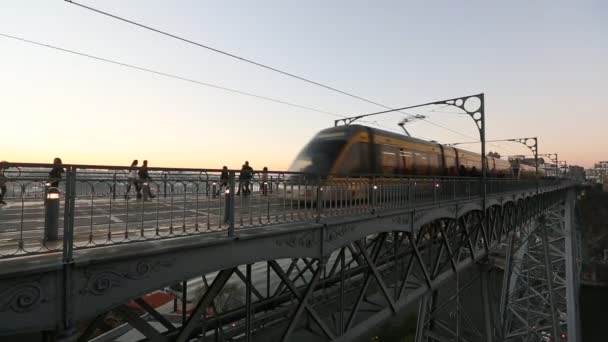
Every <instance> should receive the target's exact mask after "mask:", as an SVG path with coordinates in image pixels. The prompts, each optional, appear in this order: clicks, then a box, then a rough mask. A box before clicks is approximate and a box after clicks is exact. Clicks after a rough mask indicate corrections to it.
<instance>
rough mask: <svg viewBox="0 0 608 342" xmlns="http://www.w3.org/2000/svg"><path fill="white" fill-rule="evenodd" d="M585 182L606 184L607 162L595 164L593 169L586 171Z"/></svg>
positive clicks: (607, 174) (607, 175)
mask: <svg viewBox="0 0 608 342" xmlns="http://www.w3.org/2000/svg"><path fill="white" fill-rule="evenodd" d="M586 174H587V181H589V182H592V183H601V184H606V179H607V177H608V160H606V161H600V162H598V163H595V165H594V166H593V168H591V169H587V170H586Z"/></svg>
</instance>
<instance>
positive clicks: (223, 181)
mask: <svg viewBox="0 0 608 342" xmlns="http://www.w3.org/2000/svg"><path fill="white" fill-rule="evenodd" d="M229 178H230V175H229V174H228V167H227V166H224V167H222V174H221V175H220V190H219V191H220V192H221V191H223V190H224V189H225V188H227V187H228V182H229ZM218 195H219V194H218Z"/></svg>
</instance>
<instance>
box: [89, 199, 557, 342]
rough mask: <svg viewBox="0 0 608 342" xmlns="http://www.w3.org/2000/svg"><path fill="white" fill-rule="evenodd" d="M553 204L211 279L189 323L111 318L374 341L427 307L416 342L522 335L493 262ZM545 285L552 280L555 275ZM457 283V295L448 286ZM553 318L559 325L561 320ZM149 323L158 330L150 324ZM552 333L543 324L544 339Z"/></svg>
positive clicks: (447, 222)
mask: <svg viewBox="0 0 608 342" xmlns="http://www.w3.org/2000/svg"><path fill="white" fill-rule="evenodd" d="M551 202H555V199H552V200H550V199H545V200H542V199H537V198H531V199H528V200H522V201H519V202H518V203H509V204H505V205H502V206H493V207H491V208H488V209H486V212H485V214H484V212H483V211H469V212H466V213H455V214H454V218H441V219H437V220H435V221H432V222H431V223H429V224H426V225H423V226H422V227H421V228H420V229H418V230H417V231H415V232H409V231H392V232H384V233H379V234H374V235H370V236H367V237H365V238H362V239H360V240H355V241H352V242H345V244H344V245H343V246H342V247H340V248H339V249H338V250H336V251H334V252H333V253H331V254H330V255H328V256H325V257H322V258H293V259H283V260H269V261H266V262H264V263H256V264H253V265H242V266H239V267H235V268H230V269H225V270H222V271H220V272H216V273H214V274H208V275H203V276H202V280H203V283H204V286H203V289H202V290H201V293H200V294H199V295H197V296H193V295H191V297H195V298H187V297H188V293H187V291H184V292H183V295H182V299H183V300H184V302H192V303H196V304H195V305H194V307H193V308H192V309H191V310H190V311H189V314H187V315H184V316H183V317H177V318H175V319H167V318H166V317H165V316H163V315H161V314H160V313H158V312H157V311H156V310H154V309H153V308H151V307H150V306H149V305H147V304H146V303H145V302H144V301H143V300H142V299H137V300H136V301H135V302H136V303H137V304H138V305H139V306H140V307H141V309H142V310H144V311H145V312H147V313H148V314H147V315H145V317H148V319H144V318H143V317H144V316H140V315H138V314H135V313H134V312H133V311H131V308H130V307H132V305H130V306H126V305H123V306H120V307H118V308H117V309H115V310H113V311H114V312H115V313H116V314H117V315H118V316H119V317H122V319H123V321H125V322H127V323H128V324H129V325H131V326H132V327H133V328H134V329H136V330H138V331H139V332H141V333H142V334H143V335H144V336H145V337H146V339H147V340H152V341H179V342H182V341H191V340H198V341H225V340H230V339H232V340H238V341H253V340H264V341H266V340H273V341H274V340H281V341H290V340H294V339H303V340H311V341H313V340H319V341H333V340H338V341H350V340H352V339H354V338H357V337H361V336H366V335H365V334H366V333H367V332H369V331H371V330H373V328H374V327H375V326H377V324H378V322H381V321H382V320H385V319H387V318H390V317H391V316H393V315H395V314H396V313H398V312H400V311H403V310H404V309H405V308H406V307H408V306H410V305H412V304H416V303H419V315H418V323H417V324H418V333H417V336H416V338H417V341H423V340H438V341H444V340H456V341H460V340H462V341H473V340H486V341H492V340H493V338H494V336H496V335H497V334H498V332H499V330H500V329H497V328H496V327H497V324H495V322H496V320H497V319H498V318H500V319H501V322H502V321H506V320H508V321H509V322H510V324H509V327H512V328H518V326H517V324H518V321H515V319H513V318H508V317H510V316H509V315H507V314H505V315H503V316H499V315H498V314H497V313H496V312H495V311H496V309H497V308H498V307H499V305H498V304H496V303H495V302H496V300H495V299H496V298H497V297H498V293H499V292H500V291H498V290H495V289H493V288H492V286H491V285H490V283H492V279H494V278H493V277H494V275H493V274H492V273H489V270H490V269H491V265H489V264H488V260H489V259H488V255H489V253H490V252H491V251H495V250H497V249H500V248H502V247H501V246H503V245H504V242H505V241H506V240H507V239H508V238H509V237H513V236H514V234H515V232H516V231H519V230H520V228H521V227H531V226H533V224H531V222H532V220H533V219H534V218H535V217H536V216H538V215H539V214H540V213H541V212H542V211H543V210H545V207H547V206H548V205H549V203H551ZM544 217H545V219H544V220H543V221H542V222H545V223H544V225H543V226H547V227H553V228H550V229H548V231H547V234H546V235H547V239H548V241H551V243H550V244H549V245H548V255H549V258H550V260H549V264H550V265H553V266H552V268H551V270H552V275H551V277H550V278H551V280H553V284H554V289H555V291H556V292H559V293H563V292H564V291H565V284H564V281H562V280H563V279H564V277H565V275H564V272H565V271H564V270H563V266H559V265H563V263H562V264H560V262H559V261H558V259H559V260H563V258H564V254H563V247H559V246H558V245H559V241H558V239H557V236H558V235H557V233H556V232H557V230H558V228H557V226H556V225H555V223H554V222H553V221H551V220H554V221H555V222H557V221H556V220H557V216H555V215H553V216H552V215H551V214H545V216H544ZM562 222H563V220H562ZM524 231H525V229H524ZM529 231H530V233H527V234H522V236H525V237H527V238H525V239H523V238H522V241H524V240H525V241H528V242H529V241H530V239H531V238H532V239H533V236H535V235H534V232H535V231H536V230H529ZM562 236H563V234H562ZM534 241H535V240H534ZM562 241H563V238H562ZM529 245H530V246H536V245H537V244H533V243H529ZM511 246H513V244H511ZM540 246H542V245H540ZM562 246H563V242H562ZM560 248H561V249H560ZM517 253H518V252H517V251H515V252H513V254H514V255H516V254H517ZM530 254H531V256H530V257H527V258H525V260H526V262H527V264H526V265H528V264H530V263H531V262H532V261H534V260H540V261H543V260H546V259H544V255H545V254H543V251H542V250H540V251H538V250H534V249H531V250H530ZM560 258H561V259H560ZM508 260H511V258H508ZM511 264H512V265H516V264H517V263H516V262H512V263H511ZM560 267H561V268H560ZM513 268H514V269H515V268H517V267H515V266H514V267H513ZM518 269H521V268H518ZM254 270H255V271H254ZM471 270H472V272H473V276H470V274H471ZM530 272H531V271H530ZM530 272H528V273H530ZM537 273H538V272H536V273H534V274H535V275H537ZM541 273H542V272H541ZM514 274H516V272H515V271H514ZM530 274H531V273H530ZM543 274H544V275H543ZM537 276H538V277H544V278H543V279H545V280H546V279H547V272H545V273H542V274H538V275H537ZM465 278H466V279H465ZM516 278H517V279H520V278H522V279H527V281H528V282H531V281H532V280H531V278H530V277H528V278H523V277H515V276H514V277H512V278H511V282H512V283H513V279H516ZM454 281H455V282H456V286H455V287H453V286H448V285H450V284H451V283H453V282H454ZM478 283H481V284H482V286H481V292H480V293H481V299H482V300H481V301H480V303H481V304H480V305H479V307H478V308H477V309H475V308H470V307H466V305H464V304H463V302H462V301H461V300H460V298H461V296H462V295H463V294H465V293H466V292H467V291H469V292H470V291H472V289H473V287H474V286H476V284H478ZM515 283H517V284H519V282H515ZM519 288H521V287H517V289H519ZM450 291H451V292H450ZM530 291H532V289H530ZM536 291H538V294H539V295H540V296H541V297H542V296H543V295H544V296H545V300H544V302H547V303H553V307H555V308H561V307H563V300H562V299H561V298H562V297H560V296H561V295H558V294H555V296H554V298H555V299H554V300H553V301H550V300H549V297H547V293H552V292H550V291H549V292H548V291H547V289H544V290H543V289H539V290H536ZM560 291H561V292H560ZM478 293H479V292H478ZM516 293H519V292H517V291H516V292H513V291H510V292H509V295H508V296H506V298H507V299H508V300H507V301H506V303H507V304H506V306H505V308H506V309H505V312H508V313H511V312H519V311H517V310H519V306H518V303H519V302H518V301H516V300H514V299H516V297H515V296H514V294H516ZM533 294H536V293H533ZM522 298H523V297H522ZM227 299H230V300H227ZM530 300H532V299H530ZM184 309H185V305H184ZM475 310H477V311H479V312H482V313H483V315H482V317H483V319H482V324H481V325H479V324H477V323H478V321H479V319H478V318H476V317H472V315H471V312H474V311H475ZM185 311H186V310H183V311H182V312H185ZM554 312H555V313H556V314H557V315H558V316H557V319H559V317H560V316H559V314H558V312H559V311H554ZM446 315H447V316H446ZM529 315H532V312H530V313H529ZM103 316H104V315H102V316H100V317H98V319H95V320H94V321H93V322H92V323H91V326H90V327H89V329H87V331H85V334H83V335H81V336H80V340H82V341H86V340H88V338H89V337H90V335H89V333H90V332H91V331H93V330H94V328H95V324H97V323H98V322H99V321H100V320H103ZM497 317H498V318H497ZM539 317H540V316H539ZM543 317H545V318H548V316H546V315H545V316H543ZM151 321H156V322H158V323H159V324H155V325H152V324H151V323H150V322H151ZM546 322H550V320H548V321H546ZM547 324H548V323H547ZM544 330H546V329H545V328H544V326H540V325H539V330H538V331H544ZM509 331H511V330H509Z"/></svg>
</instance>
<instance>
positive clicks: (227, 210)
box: [224, 187, 231, 223]
mask: <svg viewBox="0 0 608 342" xmlns="http://www.w3.org/2000/svg"><path fill="white" fill-rule="evenodd" d="M224 196H225V197H224V223H229V222H230V210H231V206H230V188H229V187H226V190H224Z"/></svg>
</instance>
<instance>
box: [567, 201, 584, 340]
mask: <svg viewBox="0 0 608 342" xmlns="http://www.w3.org/2000/svg"><path fill="white" fill-rule="evenodd" d="M575 204H576V194H575V192H574V190H570V191H568V195H567V197H566V203H565V205H564V244H565V246H564V247H565V248H564V254H565V261H566V265H565V266H566V284H565V285H566V305H567V323H568V341H581V335H580V331H579V322H580V320H579V311H578V307H579V305H578V301H579V288H580V284H579V275H580V269H579V260H577V259H576V258H578V256H579V248H578V247H579V241H578V234H577V230H576V221H575V215H574V207H575Z"/></svg>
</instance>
